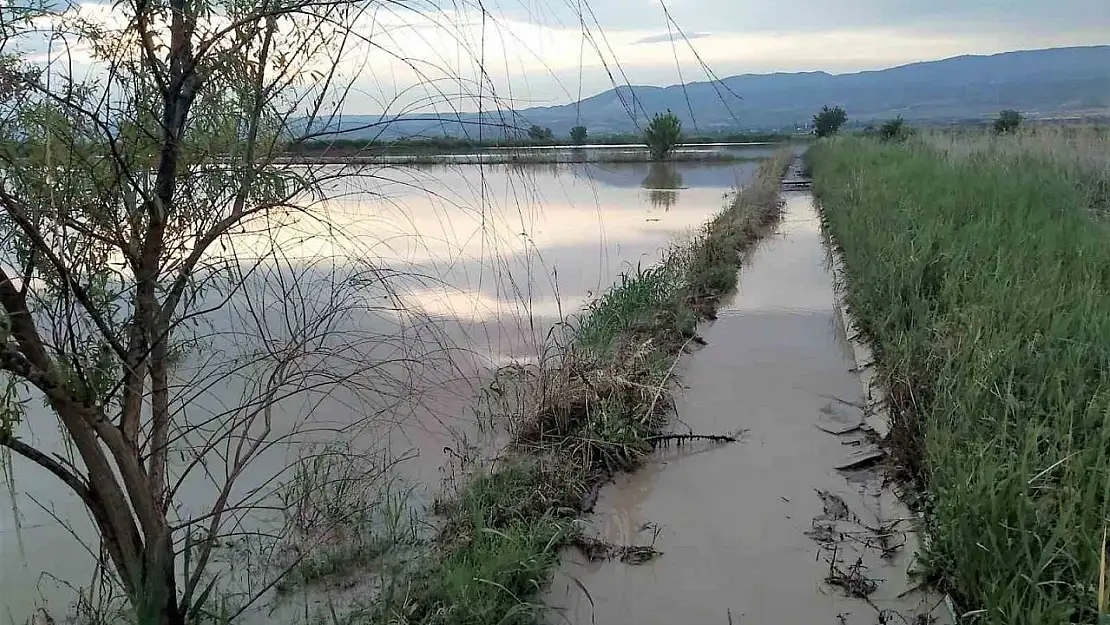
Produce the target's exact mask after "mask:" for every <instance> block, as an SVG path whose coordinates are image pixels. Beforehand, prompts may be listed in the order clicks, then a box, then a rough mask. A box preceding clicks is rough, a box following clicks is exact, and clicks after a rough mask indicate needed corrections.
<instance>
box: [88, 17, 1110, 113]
mask: <svg viewBox="0 0 1110 625" xmlns="http://www.w3.org/2000/svg"><path fill="white" fill-rule="evenodd" d="M371 2H372V4H371V5H370V7H371V8H370V9H369V10H367V11H366V12H365V13H364V14H363V16H362V18H361V19H360V21H359V24H358V29H357V30H358V32H359V33H360V34H361V35H362V37H363V43H361V44H358V45H354V46H352V47H350V48H349V49H348V50H347V52H346V53H345V56H344V57H343V65H344V67H345V74H346V75H347V76H348V77H349V79H350V80H351V81H352V83H353V87H354V89H353V90H352V91H351V92H350V94H349V95H348V98H347V101H346V104H345V105H344V111H343V112H344V113H347V114H355V113H379V112H382V111H389V112H398V111H401V110H402V109H404V110H428V109H436V110H444V111H446V110H452V109H455V110H475V109H476V108H478V103H477V100H476V97H477V96H478V95H479V94H480V95H481V96H482V103H483V106H484V107H486V106H488V103H489V102H490V94H491V93H493V94H495V97H496V98H497V99H499V100H500V101H501V102H502V103H503V104H504V103H507V104H510V105H512V106H514V107H518V108H520V107H526V106H541V105H552V104H563V103H566V102H570V101H573V100H576V99H578V97H579V96H580V95H581V96H589V95H593V94H596V93H598V92H601V91H604V90H606V89H609V88H611V87H612V86H613V85H614V84H624V83H631V84H655V85H668V84H675V83H678V82H683V81H694V80H706V79H707V77H708V76H709V74H710V73H712V74H714V75H716V76H719V77H724V76H729V75H733V74H739V73H749V72H751V73H767V72H776V71H786V72H791V71H804V70H824V71H828V72H833V73H839V72H851V71H858V70H861V69H877V68H882V67H888V66H891V65H897V64H901V63H907V62H912V61H919V60H929V59H939V58H944V57H949V56H955V55H959V54H989V53H995V52H1004V51H1009V50H1017V49H1032V48H1046V47H1057V46H1070V45H1094V44H1110V0H853V1H852V2H835V1H830V0H777V1H776V0H772V1H768V0H662V1H661V0H371ZM95 6H100V7H104V8H105V9H106V10H108V11H111V10H112V9H107V8H106V7H108V6H110V5H105V4H101V5H90V4H85V5H84V7H85V8H86V9H89V8H90V7H95Z"/></svg>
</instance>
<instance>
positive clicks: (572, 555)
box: [547, 190, 948, 625]
mask: <svg viewBox="0 0 1110 625" xmlns="http://www.w3.org/2000/svg"><path fill="white" fill-rule="evenodd" d="M784 199H785V200H786V213H785V215H784V218H783V221H782V223H781V225H780V227H779V229H778V231H777V232H776V233H775V234H774V235H771V236H769V237H768V238H767V239H766V240H765V241H764V242H763V243H762V244H761V245H760V247H759V248H757V249H756V250H755V252H754V253H753V255H752V257H751V259H750V262H749V264H748V266H747V267H746V268H745V269H744V270H743V272H742V274H741V277H740V289H739V293H738V295H737V296H736V298H735V300H734V301H733V302H732V303H731V304H730V305H729V306H728V307H726V308H725V309H723V310H722V311H721V312H720V315H719V319H718V320H717V321H716V322H714V323H713V324H712V325H711V326H706V327H704V328H703V329H702V330H703V336H704V338H705V339H706V341H707V345H706V346H705V347H704V348H702V349H701V350H700V351H699V352H697V353H696V354H695V355H694V356H692V357H691V358H689V359H688V360H687V362H686V363H685V366H684V371H683V373H682V376H681V377H682V385H683V390H682V391H681V393H680V397H679V399H678V402H677V418H678V421H677V423H676V425H675V430H676V431H679V432H681V431H693V432H697V433H719V432H732V431H736V430H743V431H744V432H745V435H744V437H743V440H742V441H741V442H739V443H733V444H712V443H708V444H687V445H684V446H682V447H672V448H671V449H667V450H663V451H661V452H660V453H658V455H657V457H656V458H655V459H654V460H653V461H651V462H649V463H648V464H647V465H646V466H645V467H644V468H643V469H641V470H640V471H638V472H636V473H635V474H632V475H625V476H622V477H621V478H620V479H619V480H618V481H617V482H615V483H613V484H610V485H608V486H606V487H605V488H604V489H603V490H602V492H601V494H600V496H599V499H598V502H597V505H596V508H595V512H594V515H593V516H592V518H591V519H590V521H589V526H588V527H587V529H586V532H587V534H590V535H596V536H598V537H599V538H601V539H603V540H605V541H609V542H611V543H614V544H617V545H649V546H652V547H654V548H655V549H657V550H658V551H659V552H661V553H660V555H659V556H658V557H656V558H654V559H650V558H637V559H633V562H639V561H640V560H647V561H646V562H639V563H638V564H636V563H633V564H629V563H626V562H622V561H621V559H620V558H614V559H604V560H595V561H590V560H589V559H588V558H587V557H586V556H585V555H584V554H583V553H582V552H581V551H578V550H574V551H569V552H568V553H567V554H566V556H565V557H564V564H563V566H562V568H561V570H560V572H559V573H558V574H557V575H556V577H555V580H554V582H553V584H552V588H551V590H550V592H549V594H548V596H547V601H548V604H549V605H550V606H552V608H553V610H552V613H551V615H550V617H549V620H550V622H552V623H561V622H569V623H573V624H576V625H584V624H593V623H597V624H600V625H618V624H625V623H628V624H632V623H636V624H669V623H691V624H700V623H720V624H725V623H737V624H739V623H756V624H760V623H783V624H786V623H790V624H793V623H805V624H824V623H828V624H830V625H836V624H842V623H843V624H848V623H850V624H869V625H871V624H875V623H913V624H917V623H934V622H939V623H943V622H948V618H947V612H946V609H945V607H944V605H943V603H942V601H941V600H940V598H939V597H936V596H932V595H927V594H925V593H923V592H920V591H918V590H916V589H914V585H915V582H914V581H912V580H911V579H909V577H908V575H907V572H908V570H909V569H910V568H911V567H912V564H913V554H914V552H915V551H916V547H917V543H916V538H915V535H914V534H913V533H912V531H911V521H910V515H909V513H908V511H906V509H905V508H904V507H903V506H902V504H901V503H900V502H899V501H898V500H897V497H896V496H895V495H894V493H893V491H892V490H891V488H890V487H889V486H888V485H886V484H885V483H884V482H885V481H884V480H883V478H882V474H881V470H880V469H879V468H878V467H877V466H876V461H877V460H881V458H879V456H880V454H878V453H875V450H876V448H875V447H874V446H873V445H872V442H871V441H872V440H874V434H873V433H872V432H871V431H870V429H869V427H868V424H867V421H868V419H866V416H867V415H865V409H864V408H865V406H864V404H865V399H864V397H863V395H864V391H863V387H862V386H861V383H860V378H859V376H858V374H857V373H856V362H855V359H854V357H853V351H852V346H851V345H850V343H849V342H848V340H847V337H846V336H845V330H844V324H843V321H842V317H841V314H840V311H839V308H838V305H837V298H836V293H835V290H834V279H833V275H832V273H831V272H830V270H829V268H828V260H827V252H826V248H825V245H824V243H823V239H822V235H821V232H820V222H819V219H818V215H817V212H816V209H815V207H814V204H813V199H812V197H811V196H810V195H809V193H808V192H807V191H795V190H789V191H787V192H786V193H785V194H784Z"/></svg>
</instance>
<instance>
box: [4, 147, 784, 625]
mask: <svg viewBox="0 0 1110 625" xmlns="http://www.w3.org/2000/svg"><path fill="white" fill-rule="evenodd" d="M772 150H773V148H766V147H763V148H752V149H751V150H750V152H749V153H747V155H748V156H753V157H764V156H767V155H768V154H769V153H770V152H771V151H772ZM757 166H758V163H755V162H737V163H720V162H714V163H667V164H658V163H656V164H648V163H619V164H618V163H614V164H605V163H589V164H574V165H542V164H527V165H503V166H479V165H459V166H436V167H409V166H405V167H374V168H363V169H358V170H355V171H354V173H353V175H351V176H347V177H344V178H342V179H341V181H340V182H337V183H335V184H332V185H331V186H330V187H329V188H328V189H326V195H327V197H326V198H325V201H324V202H323V203H322V204H321V205H320V208H321V210H322V211H323V213H324V214H325V215H326V220H324V222H314V221H311V220H302V221H295V222H290V223H288V224H286V225H285V226H284V227H283V228H282V229H281V230H280V231H278V232H276V233H271V234H270V235H268V236H273V237H274V238H275V239H276V240H277V243H278V247H279V250H280V258H281V261H282V262H281V264H280V266H279V267H276V268H275V267H270V268H269V269H266V268H265V267H264V268H263V269H266V270H260V271H257V272H256V273H255V277H254V278H252V282H251V283H250V284H249V285H248V287H249V288H247V289H245V290H244V292H243V293H241V294H239V295H237V296H236V297H237V298H238V299H233V300H232V301H230V302H229V305H228V307H227V309H226V310H225V311H224V312H221V313H219V314H216V315H210V316H209V318H207V319H206V320H205V323H206V324H208V325H209V326H210V327H212V328H215V329H216V330H219V331H217V332H212V333H210V334H211V335H210V336H208V337H207V338H206V341H207V342H205V343H203V348H202V349H196V350H194V351H193V353H192V354H190V355H187V356H186V357H185V360H184V362H183V363H182V364H181V365H180V366H179V368H178V375H179V377H180V382H181V383H186V382H187V381H188V380H189V379H191V378H193V377H195V376H196V375H199V374H198V372H202V371H208V372H209V373H214V375H212V376H211V377H212V380H213V381H212V383H211V385H210V387H208V388H206V389H205V390H204V391H203V392H198V393H197V394H196V395H195V396H193V397H190V399H189V400H188V401H187V402H186V403H183V404H182V405H181V406H178V408H179V409H180V410H181V411H182V414H183V415H186V416H187V418H188V419H191V420H193V421H195V422H201V421H203V420H204V419H214V420H216V421H218V420H219V419H220V415H221V414H223V413H222V412H221V411H222V410H226V408H225V407H226V406H227V405H229V404H234V402H236V401H238V398H239V397H240V395H242V394H243V393H244V392H245V390H249V389H250V387H251V386H252V385H253V384H254V383H255V382H256V380H257V379H258V378H259V377H260V376H258V375H257V374H256V373H252V371H251V370H249V369H235V375H226V376H225V375H223V374H222V373H221V372H222V371H224V369H222V368H221V367H226V368H228V370H231V367H230V365H229V363H233V362H235V359H236V357H237V356H238V355H240V354H241V353H243V352H242V350H245V349H247V348H249V347H252V346H251V345H244V343H243V341H242V340H240V339H241V337H242V333H241V332H238V331H237V330H239V329H241V328H242V327H243V323H244V319H246V320H248V321H250V322H251V323H252V324H256V325H258V326H259V327H262V328H263V329H264V330H265V331H264V332H262V333H261V335H260V336H264V337H268V338H274V337H276V336H278V335H280V334H281V333H283V332H287V331H288V329H287V325H288V323H289V321H290V320H291V319H293V320H294V321H296V320H297V319H301V318H302V317H305V318H307V317H306V315H307V314H308V312H311V311H306V309H312V308H313V307H314V306H317V305H319V304H321V303H322V304H329V305H330V304H332V303H333V301H332V300H331V299H329V298H333V297H335V294H342V296H343V301H344V302H346V303H345V304H344V305H349V306H350V310H349V314H346V315H343V316H342V318H341V319H339V321H338V322H337V323H340V324H342V325H341V327H340V328H339V329H338V330H337V332H338V333H339V334H344V335H346V336H347V337H348V338H347V339H346V341H347V344H346V345H344V346H343V350H333V351H334V358H333V359H332V360H331V361H328V360H327V359H326V358H325V357H323V356H321V360H320V361H319V363H318V366H320V367H324V368H327V369H328V370H329V372H333V371H334V372H342V374H343V375H346V374H352V375H353V374H355V373H359V374H362V373H366V372H367V371H369V370H370V369H372V367H369V365H370V364H374V362H373V361H374V360H375V359H377V358H379V357H381V355H383V354H384V355H385V357H389V358H392V359H393V360H395V361H396V362H400V363H404V366H403V370H401V371H391V370H388V369H383V373H382V374H381V376H382V377H381V379H382V380H385V379H386V378H388V383H386V382H382V384H380V385H377V386H375V385H374V384H368V386H367V387H366V388H365V389H363V390H365V391H366V392H365V393H354V392H348V391H345V390H337V391H334V392H329V393H319V394H317V395H315V396H312V397H311V401H309V400H306V399H304V398H291V399H289V400H286V401H281V402H279V403H278V404H277V405H276V406H275V409H274V415H273V421H274V424H275V426H274V427H275V432H282V433H283V434H296V435H297V436H296V437H292V436H291V440H292V439H293V438H297V439H298V440H300V439H305V440H311V441H312V442H314V443H317V444H328V443H331V442H335V441H334V439H336V438H341V439H342V442H344V443H350V442H351V441H356V442H361V443H365V446H367V447H369V446H371V445H374V446H378V447H381V448H382V449H379V450H378V451H380V452H381V453H382V454H383V458H384V457H388V459H389V460H388V461H387V462H383V466H384V467H385V468H387V469H388V472H389V477H398V478H401V479H402V480H403V481H404V483H405V484H406V485H408V486H411V487H412V488H414V489H415V491H416V493H417V497H418V499H421V500H426V499H427V497H428V496H429V495H430V494H433V493H434V492H435V491H437V490H438V489H439V487H440V482H441V479H442V478H443V477H444V473H443V469H444V466H445V465H446V464H447V463H448V462H449V461H450V460H451V459H452V458H454V457H456V456H458V455H460V454H464V453H466V448H467V447H468V446H480V445H479V443H477V442H476V441H477V439H480V438H481V437H483V436H485V434H483V428H481V427H479V424H478V423H477V422H476V419H475V406H476V402H477V398H478V397H479V393H480V389H481V388H482V387H483V386H485V384H487V383H488V381H489V380H490V373H491V371H492V370H493V369H495V368H496V367H499V366H502V365H504V364H507V363H512V362H522V361H529V360H532V359H535V358H536V357H537V355H538V353H539V352H540V348H541V346H542V344H543V341H544V340H545V337H546V334H547V332H548V331H549V330H550V329H551V328H552V327H553V326H554V325H555V324H557V323H559V322H560V321H561V320H563V319H564V318H566V317H567V316H568V315H571V314H572V313H574V312H576V311H577V310H578V309H579V308H580V307H581V306H582V304H583V303H584V302H586V301H587V300H588V299H589V298H591V297H592V296H594V295H596V294H598V293H599V292H601V291H603V290H604V289H606V288H607V287H608V286H609V285H610V284H611V283H612V282H613V280H614V279H615V278H616V276H617V275H618V274H619V273H620V272H621V271H624V270H628V269H629V268H630V267H635V266H636V265H637V264H644V265H647V264H650V263H652V262H654V261H656V260H657V259H658V258H659V256H660V252H661V251H662V250H663V249H664V248H665V247H666V246H667V245H668V243H669V242H670V241H672V240H673V239H674V238H675V237H676V236H680V235H682V234H683V233H684V232H686V231H688V230H689V229H690V228H692V227H695V226H697V225H699V224H701V223H703V222H705V221H706V220H707V219H708V218H709V217H710V216H711V215H712V214H713V213H714V212H716V211H717V210H719V209H720V208H721V206H722V204H723V202H724V196H725V195H726V193H727V192H728V191H729V190H730V189H732V188H734V187H736V186H738V185H742V184H744V183H745V182H746V181H747V180H748V179H749V178H750V176H751V175H752V174H753V173H754V171H755V169H756V167H757ZM337 169H338V167H337ZM348 171H349V170H348ZM244 239H245V240H248V241H249V239H250V235H244ZM245 249H246V252H244V250H238V253H239V255H240V256H249V249H250V244H246V246H245ZM266 262H269V260H267V261H266ZM356 265H357V266H359V267H362V266H363V265H365V266H369V267H371V269H372V271H363V272H362V273H357V275H356V273H355V272H354V270H352V269H350V267H354V266H356ZM360 271H361V270H360ZM370 275H372V276H374V277H375V278H376V279H380V280H383V281H384V280H385V279H384V278H381V276H382V275H388V276H390V277H389V280H391V287H390V289H389V291H390V292H389V293H388V294H383V293H381V292H378V291H375V289H376V288H378V287H376V286H374V285H373V284H370V282H371V281H369V280H367V279H366V276H370ZM356 277H358V280H356V279H355V278H356ZM359 280H365V281H366V283H367V284H368V285H369V286H366V287H365V288H362V287H361V286H360V285H361V284H363V282H360V281H359ZM379 290H380V289H379ZM364 300H365V301H364ZM371 300H373V302H375V303H373V305H370V304H367V303H366V301H371ZM379 300H388V303H387V304H379V303H376V302H378V301H379ZM415 317H418V318H419V321H418V322H416V321H413V319H414V318H415ZM302 321H303V319H302ZM252 327H253V326H252ZM224 330H229V331H227V332H224ZM257 330H258V328H255V331H257ZM198 344H199V343H198ZM332 347H334V346H332ZM370 373H374V372H373V371H370ZM337 375H339V373H337ZM375 375H377V374H376V373H375ZM369 379H370V380H371V381H373V380H374V379H377V378H373V377H371V378H369ZM27 411H28V414H27V418H26V419H25V420H24V423H23V425H22V426H21V427H22V430H21V431H20V432H19V433H18V435H19V436H20V437H22V438H24V439H25V440H27V441H29V442H33V443H35V444H37V445H40V446H42V447H44V448H46V449H47V450H49V451H51V452H57V453H60V454H64V453H66V451H65V447H64V444H63V442H62V441H61V440H60V437H59V435H58V432H57V429H56V427H55V426H54V423H53V417H52V415H50V414H47V413H46V412H45V411H43V409H42V408H41V403H40V402H37V401H36V402H32V403H30V404H28V410H27ZM294 424H296V425H294ZM352 426H357V429H351V428H352ZM283 428H284V429H283ZM275 435H276V434H275ZM191 444H195V441H190V440H189V438H188V437H187V436H183V437H182V440H181V442H180V449H175V450H174V454H172V455H173V457H174V458H175V459H177V460H178V461H180V462H181V464H180V465H175V466H174V467H171V473H173V472H178V473H181V472H182V471H184V467H185V465H186V464H187V463H186V461H187V460H188V455H187V452H188V448H189V446H190V445H191ZM177 452H180V454H178V453H177ZM298 453H299V452H298V449H297V447H296V446H295V445H277V446H275V447H274V448H272V449H268V450H267V451H266V452H265V453H264V454H262V455H261V456H259V457H258V458H257V459H256V460H255V461H254V463H253V466H252V467H251V470H250V471H247V472H246V473H244V475H243V477H242V478H241V480H242V481H243V486H242V488H239V487H238V483H237V491H236V494H239V493H240V492H245V491H247V490H249V489H250V488H251V487H253V486H256V485H261V484H272V483H274V479H275V475H276V476H282V475H284V472H285V471H287V470H288V467H289V466H290V458H293V457H296V456H297V454H298ZM402 458H403V459H404V460H403V461H401V460H399V459H402ZM6 461H7V460H5V462H6ZM5 471H7V473H6V475H7V476H10V477H11V481H10V482H9V484H10V487H9V488H3V489H0V622H3V623H8V622H13V623H16V624H21V623H23V622H25V621H26V620H27V619H29V618H30V617H31V616H32V614H33V613H34V612H35V610H36V609H37V608H39V607H43V606H45V607H47V608H48V610H49V612H50V613H52V614H54V615H55V616H57V615H61V614H64V613H65V609H66V604H67V603H68V602H69V601H70V600H72V599H73V597H74V596H75V588H77V587H84V586H87V585H89V584H91V583H92V581H93V579H92V574H93V555H92V553H93V552H95V551H96V549H97V546H96V542H95V535H94V533H93V532H92V529H91V524H90V522H89V520H88V518H87V516H86V514H85V512H84V509H83V508H82V506H81V505H80V503H79V502H78V501H77V500H76V498H75V497H74V496H73V495H72V494H71V493H69V492H68V491H66V490H65V489H63V488H62V487H61V486H60V484H59V483H57V481H56V480H55V479H54V478H53V477H51V476H50V475H48V474H46V473H45V472H44V471H42V470H40V469H39V468H38V467H35V466H31V465H29V464H28V463H25V462H22V461H20V460H19V459H18V458H15V459H13V463H12V464H11V465H10V466H9V467H5ZM224 472H225V468H223V467H216V466H208V465H205V467H204V471H203V475H202V474H201V473H202V472H200V471H195V472H194V473H193V474H191V477H190V478H189V479H187V480H184V481H183V484H182V486H181V489H180V491H179V494H178V501H179V503H180V508H179V509H178V510H177V514H178V515H179V516H180V517H181V518H186V517H188V516H192V515H198V514H202V513H203V511H204V510H205V509H207V506H208V505H209V504H210V502H211V501H212V499H213V497H214V495H215V488H214V484H215V483H216V481H217V480H216V478H218V477H219V476H220V475H221V474H223V473H224ZM213 476H215V477H213ZM210 478H211V479H210ZM272 503H273V502H272V501H268V502H267V501H261V500H259V501H255V502H252V505H257V506H258V507H259V509H260V510H261V509H264V508H265V505H263V504H267V505H268V504H272ZM247 508H249V506H244V509H247ZM261 522H262V521H261V517H260V516H255V513H254V512H253V511H251V510H247V512H245V513H244V516H243V517H242V518H241V519H239V520H238V521H237V523H240V524H241V526H242V528H244V531H249V529H250V528H251V527H252V526H256V525H257V524H259V523H261Z"/></svg>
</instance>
